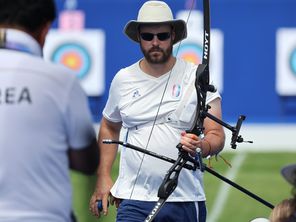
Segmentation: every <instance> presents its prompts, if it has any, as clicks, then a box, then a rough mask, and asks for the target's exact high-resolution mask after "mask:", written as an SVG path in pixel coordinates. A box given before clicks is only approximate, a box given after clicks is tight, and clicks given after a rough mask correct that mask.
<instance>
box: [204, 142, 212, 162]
mask: <svg viewBox="0 0 296 222" xmlns="http://www.w3.org/2000/svg"><path fill="white" fill-rule="evenodd" d="M202 145H203V149H202V151H203V157H207V156H211V155H212V147H211V144H210V142H209V141H208V140H207V139H205V138H204V139H203V140H202Z"/></svg>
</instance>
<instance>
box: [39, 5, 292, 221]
mask: <svg viewBox="0 0 296 222" xmlns="http://www.w3.org/2000/svg"><path fill="white" fill-rule="evenodd" d="M144 2H145V1H144V0H56V3H57V7H58V12H59V16H58V19H57V20H56V21H55V23H54V25H53V27H52V30H51V31H50V33H49V35H48V38H47V40H46V45H45V49H44V56H45V58H46V59H48V60H51V61H54V62H57V63H61V64H62V65H65V66H67V67H69V68H70V69H72V70H74V71H75V73H76V75H77V78H79V80H80V82H81V85H82V87H83V88H84V90H85V92H86V94H87V95H88V98H89V106H90V109H91V112H92V115H93V121H94V127H95V128H96V129H97V128H98V125H99V121H100V119H101V117H102V114H101V113H102V110H103V108H104V105H105V103H106V100H107V98H108V90H109V87H110V83H111V81H112V79H113V77H114V75H115V74H116V72H117V71H119V70H120V69H121V68H123V67H126V66H129V65H130V64H132V63H134V62H135V61H137V60H139V59H141V57H142V53H141V51H140V50H139V46H138V44H135V43H134V42H132V41H131V40H129V39H128V38H127V36H125V34H124V33H123V28H124V26H125V24H126V23H127V22H128V21H129V20H132V19H136V18H137V13H138V10H139V8H140V7H141V6H142V4H143V3H144ZM166 2H167V3H168V4H169V5H170V6H171V9H172V11H173V13H174V16H175V17H176V18H182V19H184V20H185V21H186V22H187V26H188V38H187V39H186V40H184V41H182V42H181V44H176V45H175V48H174V54H175V55H176V56H177V57H182V58H184V59H187V60H189V61H192V62H195V63H197V64H198V63H200V62H201V53H202V40H203V34H202V29H203V17H202V16H203V15H202V7H203V5H202V1H201V0H196V1H194V0H166ZM295 8H296V1H295V0H211V28H212V30H211V61H210V72H211V78H212V80H213V81H214V82H215V83H216V85H217V88H218V90H219V92H220V93H221V95H222V108H223V120H224V121H225V122H227V123H229V124H231V125H235V124H236V121H237V118H238V117H239V115H245V116H246V120H245V121H244V123H243V126H242V128H241V135H242V137H243V138H244V139H245V140H250V141H253V144H250V143H243V144H239V145H238V148H237V150H235V151H234V150H232V149H231V148H230V146H229V143H230V141H229V140H230V136H231V132H228V130H225V131H226V133H227V141H226V146H225V150H224V151H223V152H222V153H225V156H226V157H227V159H228V160H229V161H230V162H232V163H236V164H237V165H236V167H234V166H233V167H232V168H229V167H227V166H226V167H225V166H224V165H225V164H224V163H221V160H220V161H219V162H217V163H216V169H217V170H221V172H223V173H225V174H227V175H230V176H231V177H233V179H235V178H241V179H242V181H240V180H239V182H244V184H246V185H248V184H250V186H252V187H254V189H258V193H257V194H263V195H264V194H265V196H264V197H266V198H270V201H273V203H274V204H275V203H276V202H279V200H281V199H283V198H284V197H286V196H288V195H289V194H290V192H289V186H288V184H286V182H285V181H284V180H283V179H282V178H281V176H280V173H279V171H280V168H281V167H282V166H283V165H285V164H288V163H291V162H296V161H295V160H296V158H295V157H296V156H295V149H296V139H295V135H296V16H295ZM73 99H74V98H73ZM238 157H239V158H238ZM214 162H215V161H214ZM222 162H223V161H222ZM258 164H259V165H258ZM234 165H235V164H234ZM214 166H215V165H214ZM254 166H256V167H254ZM115 168H116V166H115ZM235 170H237V171H235ZM114 171H115V172H116V169H115V170H114ZM232 171H234V172H232ZM243 172H245V173H246V175H244V174H243ZM72 175H73V176H72V178H73V183H74V185H75V187H76V188H77V189H75V197H74V206H75V209H76V214H77V216H78V218H79V220H80V221H81V222H83V221H85V222H88V221H95V220H94V218H92V217H91V216H90V215H89V213H88V211H87V209H88V206H87V204H88V199H89V196H90V194H91V192H92V189H93V186H94V180H95V179H94V178H85V177H83V176H82V175H78V174H76V173H75V172H72ZM236 176H237V177H236ZM248 176H249V177H248ZM208 177H210V178H208ZM114 178H116V173H114ZM247 178H249V179H247ZM255 178H256V179H255ZM260 179H262V181H261V180H260ZM212 180H213V181H212ZM274 180H275V181H277V182H274ZM271 183H274V184H271ZM267 184H268V187H266V186H267ZM205 185H206V187H208V188H206V189H207V192H209V195H208V197H209V201H208V205H209V213H210V214H211V212H214V211H215V212H219V209H218V208H217V206H215V203H216V202H217V201H218V200H219V201H221V200H220V199H216V198H218V197H219V193H216V192H218V190H219V187H220V181H219V180H216V179H212V176H208V175H206V176H205ZM212 186H214V187H212ZM279 186H280V187H282V189H281V191H279V189H278V187H279ZM220 188H221V190H222V191H223V192H220V193H224V195H225V194H226V197H224V198H225V200H224V201H226V202H221V204H220V205H222V206H223V207H227V206H228V209H229V214H227V215H226V216H221V215H220V214H217V213H215V215H211V216H210V218H209V221H212V222H215V221H217V222H220V221H222V222H223V221H225V222H226V221H228V222H229V221H248V220H251V219H252V217H255V216H256V215H258V216H267V215H268V213H269V212H270V210H269V209H268V208H266V207H265V206H261V205H260V207H259V206H256V205H254V202H255V201H253V200H251V202H250V203H249V202H247V201H244V199H243V200H242V199H241V198H237V196H239V195H240V194H238V195H234V196H235V197H236V199H233V200H232V199H230V200H229V199H227V198H230V197H229V195H230V194H229V195H228V193H227V192H228V191H227V192H226V191H225V190H228V188H225V187H223V186H222V185H221V187H220ZM268 188H269V189H270V190H268ZM84 189H85V190H84ZM213 190H215V192H214V194H213ZM231 190H232V189H231ZM224 191H225V192H224ZM230 196H231V195H230ZM243 198H245V197H243ZM227 201H228V202H227ZM236 201H238V202H236ZM219 203H220V202H219ZM230 203H231V204H230ZM238 203H240V204H239V205H240V209H245V211H247V212H251V213H249V214H248V215H247V216H246V217H245V218H244V219H240V218H241V217H240V215H243V213H238V212H239V211H238V209H235V208H233V207H234V206H235V207H237V206H238ZM233 205H234V206H233ZM230 206H231V207H230ZM212 207H213V208H212ZM249 207H254V209H250V208H249ZM213 209H215V210H213ZM113 210H114V209H113ZM113 210H111V211H112V212H113ZM220 211H221V212H223V211H225V209H224V208H222V209H220ZM255 211H258V212H257V213H255ZM112 212H111V215H109V216H108V217H106V218H103V219H100V220H102V221H114V219H113V218H114V215H112ZM224 217H225V218H227V219H223V218H224Z"/></svg>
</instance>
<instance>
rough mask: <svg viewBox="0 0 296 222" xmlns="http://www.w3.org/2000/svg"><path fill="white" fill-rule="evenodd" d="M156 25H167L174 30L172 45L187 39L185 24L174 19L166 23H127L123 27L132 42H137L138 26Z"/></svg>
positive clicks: (132, 21) (133, 21)
mask: <svg viewBox="0 0 296 222" xmlns="http://www.w3.org/2000/svg"><path fill="white" fill-rule="evenodd" d="M154 24H155V25H156V24H157V25H158V24H168V25H172V26H173V27H174V30H175V39H174V42H173V44H175V43H177V42H179V41H181V40H183V39H185V38H186V37H187V29H186V23H185V22H184V21H183V20H181V19H175V20H171V21H167V22H138V21H136V20H131V21H129V22H128V23H127V24H126V26H125V27H124V33H125V34H126V35H127V36H128V37H129V38H130V39H131V40H133V41H135V42H139V39H138V30H139V26H140V25H154Z"/></svg>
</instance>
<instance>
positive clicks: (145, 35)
mask: <svg viewBox="0 0 296 222" xmlns="http://www.w3.org/2000/svg"><path fill="white" fill-rule="evenodd" d="M155 35H156V36H157V38H158V40H160V41H164V40H167V39H168V38H170V37H171V33H169V32H161V33H157V34H153V33H149V32H144V33H141V34H140V36H141V38H142V39H143V40H145V41H151V40H152V39H153V38H154V36H155Z"/></svg>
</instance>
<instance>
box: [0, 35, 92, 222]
mask: <svg viewBox="0 0 296 222" xmlns="http://www.w3.org/2000/svg"><path fill="white" fill-rule="evenodd" d="M7 42H9V44H8V47H11V48H10V49H0V61H1V62H0V126H1V133H0V221H6V222H7V221H9V222H17V221H22V222H37V221H38V222H40V221H42V222H69V221H70V212H71V208H72V207H71V206H72V199H71V183H70V177H69V161H68V155H67V152H68V149H69V147H71V148H73V149H81V148H83V147H86V146H87V145H89V143H90V141H91V140H92V139H93V138H94V137H95V134H94V129H93V126H92V120H91V115H90V112H89V109H88V104H87V98H86V96H85V94H84V92H83V90H82V89H81V87H80V85H79V83H78V81H77V80H76V77H75V75H71V73H69V70H67V69H66V68H62V67H60V66H58V65H53V64H50V63H47V62H45V61H44V60H43V59H42V58H41V57H40V55H41V49H40V47H39V45H38V44H37V42H36V41H35V40H34V39H33V38H32V37H30V36H29V35H27V34H26V33H23V32H20V31H16V30H7Z"/></svg>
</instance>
